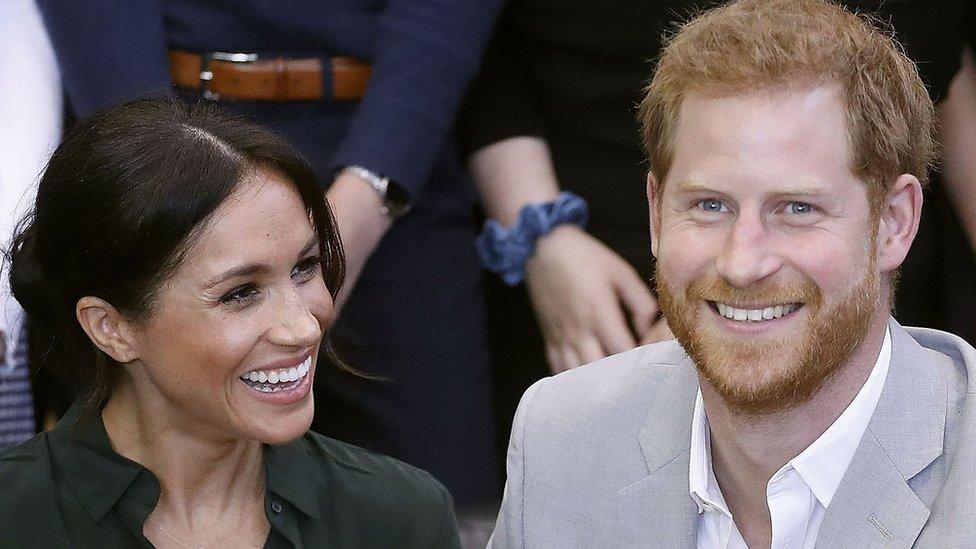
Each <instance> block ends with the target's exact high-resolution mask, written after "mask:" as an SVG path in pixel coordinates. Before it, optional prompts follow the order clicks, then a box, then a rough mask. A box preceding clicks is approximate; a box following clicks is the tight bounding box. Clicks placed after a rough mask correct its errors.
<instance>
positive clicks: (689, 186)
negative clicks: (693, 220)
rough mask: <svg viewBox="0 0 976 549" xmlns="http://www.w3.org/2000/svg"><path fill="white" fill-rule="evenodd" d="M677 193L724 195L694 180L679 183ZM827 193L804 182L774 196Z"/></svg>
mask: <svg viewBox="0 0 976 549" xmlns="http://www.w3.org/2000/svg"><path fill="white" fill-rule="evenodd" d="M675 192H679V193H697V192H705V193H722V192H723V191H721V190H720V189H716V188H714V187H712V186H710V185H707V184H705V183H703V182H701V181H697V180H694V179H685V180H683V181H679V182H678V184H677V186H676V189H675ZM825 192H826V188H825V187H824V186H823V185H820V184H817V183H813V182H803V183H798V184H796V185H784V186H783V187H782V188H779V189H776V190H775V191H774V193H773V194H775V195H777V196H790V195H820V194H824V193H825Z"/></svg>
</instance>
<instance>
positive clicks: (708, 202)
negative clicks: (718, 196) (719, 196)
mask: <svg viewBox="0 0 976 549" xmlns="http://www.w3.org/2000/svg"><path fill="white" fill-rule="evenodd" d="M698 207H700V208H701V209H702V210H705V211H706V212H721V211H722V210H724V209H725V204H722V201H721V200H715V199H714V198H708V199H705V200H702V201H701V202H699V203H698Z"/></svg>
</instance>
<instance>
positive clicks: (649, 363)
mask: <svg viewBox="0 0 976 549" xmlns="http://www.w3.org/2000/svg"><path fill="white" fill-rule="evenodd" d="M640 118H641V122H642V125H643V131H644V138H645V144H646V148H647V152H648V154H649V156H650V166H651V173H650V175H649V176H648V186H647V192H648V198H649V202H650V213H651V241H652V249H653V252H654V254H655V255H656V257H657V275H656V281H657V286H658V293H659V296H660V304H661V307H662V310H663V311H664V313H665V316H666V318H667V321H668V324H669V325H670V327H671V328H672V329H673V331H674V333H675V334H676V336H677V339H678V341H677V342H665V343H661V344H656V345H651V346H647V347H642V348H638V349H636V350H634V351H630V352H627V353H623V354H620V355H616V356H613V357H610V358H607V359H604V360H602V361H599V362H597V363H594V364H593V365H591V366H588V367H583V368H580V369H578V370H574V371H571V372H568V373H565V374H562V375H559V376H556V377H554V378H549V379H545V380H543V381H540V382H539V383H537V384H536V385H534V386H533V387H532V388H530V389H529V390H528V391H527V392H526V394H525V396H524V397H523V399H522V402H521V404H520V406H519V412H518V414H517V416H516V419H515V425H514V428H513V434H512V439H511V443H510V447H509V456H508V475H509V476H508V484H507V487H506V491H505V499H504V502H503V504H502V510H501V513H500V516H499V521H498V524H497V526H496V529H495V532H494V535H493V540H492V546H493V547H573V546H585V547H630V546H642V547H746V546H748V547H753V548H756V547H773V548H787V547H788V548H794V547H859V548H860V547H876V546H878V547H880V546H885V547H889V546H890V547H909V546H919V547H933V546H938V547H969V546H973V545H974V544H976V526H974V525H973V524H974V522H973V519H974V512H973V511H972V505H971V501H972V494H973V492H974V488H976V449H974V447H973V444H974V442H976V418H974V413H976V410H974V406H976V398H974V397H972V396H969V391H970V388H969V386H968V383H967V379H968V378H969V377H970V376H971V375H973V374H976V372H973V371H972V370H973V368H976V351H974V349H973V348H972V347H970V346H969V345H968V344H966V343H965V342H963V341H962V340H961V339H959V338H956V337H954V336H952V335H949V334H946V333H942V332H937V331H933V330H921V329H905V328H902V327H901V326H899V325H898V324H897V322H895V321H894V320H893V319H891V318H890V316H889V311H890V309H891V302H892V293H893V289H894V285H895V281H896V278H897V271H898V267H899V265H900V264H901V262H902V260H903V259H904V257H905V255H906V253H907V252H908V249H909V246H910V245H911V242H912V239H913V238H914V236H915V232H916V230H917V227H918V222H919V213H920V211H921V204H922V195H921V184H922V182H924V181H925V178H926V170H927V168H928V166H929V165H930V163H931V161H932V158H933V148H934V146H933V140H932V137H931V136H932V118H933V108H932V103H931V101H930V100H929V98H928V96H927V94H926V91H925V87H924V85H923V84H922V82H921V79H920V78H919V77H918V73H917V71H916V68H915V67H914V65H913V64H912V63H911V62H910V61H909V60H908V59H907V58H906V57H905V56H904V55H903V54H902V53H901V51H900V50H899V49H898V47H897V46H896V45H895V44H894V43H893V42H892V41H891V40H890V38H888V37H887V36H885V35H884V34H882V33H880V32H878V31H876V30H873V28H872V27H871V26H870V25H869V24H868V23H867V22H865V21H863V20H861V19H859V18H858V17H856V16H854V15H852V14H850V13H848V12H846V11H844V10H843V9H841V8H839V7H836V6H834V5H832V4H828V3H826V2H824V1H823V0H742V1H740V2H735V3H732V4H729V5H727V6H725V7H722V8H719V9H716V10H713V11H710V12H708V13H705V14H704V15H702V16H700V17H699V18H697V19H696V20H694V21H692V22H690V23H688V24H687V25H685V26H684V27H682V29H681V30H680V32H678V33H677V34H676V35H675V36H674V37H673V38H672V39H671V40H670V42H669V44H668V45H667V47H666V48H665V50H664V52H663V54H662V57H661V59H660V61H659V64H658V67H657V71H656V73H655V76H654V79H653V81H652V82H651V84H650V86H649V87H648V92H647V96H646V98H645V99H644V101H643V103H642V105H641V109H640Z"/></svg>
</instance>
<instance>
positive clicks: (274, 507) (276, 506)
mask: <svg viewBox="0 0 976 549" xmlns="http://www.w3.org/2000/svg"><path fill="white" fill-rule="evenodd" d="M271 510H272V511H274V512H275V513H280V512H281V504H280V503H278V502H277V501H272V502H271Z"/></svg>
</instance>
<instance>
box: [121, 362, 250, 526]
mask: <svg viewBox="0 0 976 549" xmlns="http://www.w3.org/2000/svg"><path fill="white" fill-rule="evenodd" d="M122 377H123V379H122V380H120V382H119V384H118V386H117V387H116V388H115V389H114V390H113V393H112V397H111V398H110V399H109V402H108V404H106V406H105V408H104V409H103V410H102V419H103V421H104V423H105V430H106V432H107V434H108V437H109V440H110V441H111V443H112V447H113V448H114V449H115V451H116V452H118V453H119V454H121V455H122V456H124V457H126V458H128V459H131V460H132V461H135V462H136V463H139V464H140V465H142V466H144V467H145V468H146V469H148V470H150V471H152V473H153V474H155V475H156V477H157V478H158V479H159V483H160V492H161V493H160V499H159V501H158V503H157V508H156V510H155V511H154V513H156V512H159V511H163V512H164V513H165V514H166V515H168V516H171V517H172V518H173V519H175V520H177V521H179V522H183V523H184V524H185V525H186V526H188V527H191V528H192V527H193V525H194V524H200V523H203V524H207V523H210V520H212V519H217V518H220V517H224V518H226V517H233V516H236V515H237V514H238V513H240V512H241V510H240V509H239V508H240V507H242V506H251V502H254V501H255V500H256V499H260V500H263V497H264V487H265V478H264V466H263V459H262V457H263V445H262V444H261V443H260V442H258V441H242V440H235V439H232V438H230V437H226V436H219V435H217V434H215V433H214V432H206V430H205V429H203V428H201V427H200V426H199V425H195V424H194V422H191V421H188V420H187V419H188V418H186V417H185V416H180V414H179V411H178V410H174V409H173V406H172V404H171V403H169V402H167V401H165V399H164V398H163V397H162V396H161V395H158V393H157V397H158V398H146V397H142V394H140V393H145V392H141V391H137V390H136V388H135V387H134V386H133V384H132V383H131V381H130V380H129V379H127V376H122ZM140 397H142V398H140ZM160 507H165V509H160Z"/></svg>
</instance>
